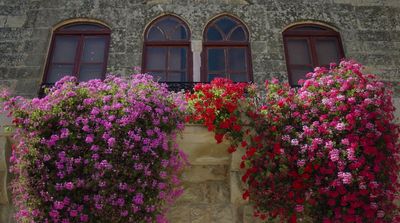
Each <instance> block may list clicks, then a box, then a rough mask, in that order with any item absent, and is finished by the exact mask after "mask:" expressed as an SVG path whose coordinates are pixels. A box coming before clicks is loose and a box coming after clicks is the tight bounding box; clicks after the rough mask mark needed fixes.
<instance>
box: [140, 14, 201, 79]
mask: <svg viewBox="0 0 400 223" xmlns="http://www.w3.org/2000/svg"><path fill="white" fill-rule="evenodd" d="M167 18H172V19H174V20H175V21H178V22H179V23H180V25H182V26H183V27H184V28H185V29H186V34H187V38H186V40H159V41H153V40H149V39H148V38H147V36H148V33H149V30H150V29H151V28H153V27H155V25H156V24H157V23H158V22H160V21H162V20H164V19H167ZM190 40H191V32H190V29H189V26H188V25H187V24H186V22H185V21H183V20H182V19H180V18H179V17H177V16H174V15H164V16H161V17H159V18H157V19H155V20H154V21H152V22H151V23H150V24H149V25H148V26H147V27H146V29H145V31H144V41H143V53H142V72H143V73H151V72H165V75H166V79H167V78H168V73H169V72H182V70H171V69H169V63H168V61H169V57H170V54H169V49H171V48H185V49H186V50H187V53H186V63H187V64H186V66H187V68H186V75H187V76H186V81H178V82H192V81H193V58H192V57H193V56H192V55H193V52H192V49H191V42H190ZM150 47H159V48H166V49H167V56H166V58H165V60H166V61H165V69H163V70H162V69H147V54H148V52H147V50H148V48H150ZM163 82H166V83H168V82H171V83H174V82H177V81H168V80H165V81H163Z"/></svg>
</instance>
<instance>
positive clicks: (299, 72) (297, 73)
mask: <svg viewBox="0 0 400 223" xmlns="http://www.w3.org/2000/svg"><path fill="white" fill-rule="evenodd" d="M291 71H292V76H291V77H292V78H291V82H290V85H292V86H293V85H298V81H299V80H300V79H306V74H307V73H308V72H311V71H313V68H312V67H308V66H303V67H296V68H292V69H291Z"/></svg>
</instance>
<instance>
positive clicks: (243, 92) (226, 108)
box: [186, 78, 255, 152]
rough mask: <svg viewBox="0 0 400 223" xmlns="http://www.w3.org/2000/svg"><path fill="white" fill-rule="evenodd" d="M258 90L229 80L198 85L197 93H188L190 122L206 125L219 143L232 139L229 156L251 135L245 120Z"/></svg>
mask: <svg viewBox="0 0 400 223" xmlns="http://www.w3.org/2000/svg"><path fill="white" fill-rule="evenodd" d="M254 87H255V86H254V85H250V84H248V83H234V82H233V81H231V80H229V79H224V78H216V79H213V80H212V81H211V83H209V84H196V85H195V87H194V91H193V93H188V94H187V96H186V98H187V101H188V110H189V111H188V113H189V115H188V116H187V118H186V121H187V122H192V123H200V124H203V125H205V126H206V127H207V128H208V130H209V131H214V132H215V140H216V141H217V143H221V142H222V140H223V138H224V136H226V137H228V138H229V139H230V143H231V144H232V145H231V147H230V148H229V149H228V150H229V152H234V151H235V150H236V147H237V146H238V144H239V143H240V142H241V140H242V139H243V137H244V135H246V134H247V133H248V131H247V130H248V129H247V128H246V127H247V126H248V124H249V121H250V120H248V119H245V118H243V117H242V114H247V112H250V111H251V109H252V106H251V105H252V104H253V101H252V100H249V99H251V98H252V97H248V96H249V95H253V94H254V93H255V91H254V90H255V88H254Z"/></svg>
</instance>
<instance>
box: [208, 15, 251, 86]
mask: <svg viewBox="0 0 400 223" xmlns="http://www.w3.org/2000/svg"><path fill="white" fill-rule="evenodd" d="M224 17H226V18H229V19H231V20H233V21H235V22H236V23H237V26H236V27H234V28H233V29H232V30H231V31H230V33H229V34H228V36H230V35H231V34H232V33H233V32H234V31H235V30H236V29H237V28H238V27H241V28H242V29H243V31H244V34H245V41H232V40H225V39H226V36H222V38H223V40H222V41H216V40H215V41H211V40H208V39H207V33H208V30H209V28H210V27H212V26H214V24H215V23H216V22H217V21H218V20H220V19H223V18H224ZM218 48H222V49H224V62H225V69H224V72H225V71H226V72H227V73H243V72H240V71H233V70H228V69H229V64H228V55H227V51H228V50H229V49H230V48H244V49H245V50H246V53H245V56H246V60H245V61H246V73H247V80H248V82H252V81H253V64H252V58H251V47H250V41H249V31H248V29H247V27H246V26H245V25H244V24H243V22H242V21H240V20H239V19H237V18H235V17H233V16H230V15H221V16H218V17H216V18H214V19H212V20H211V21H210V22H209V23H208V24H207V26H206V27H205V29H204V32H203V50H202V53H201V54H202V55H201V81H202V82H208V81H209V80H208V74H209V73H210V72H209V70H208V53H207V52H208V51H207V50H208V49H218ZM227 68H228V69H227Z"/></svg>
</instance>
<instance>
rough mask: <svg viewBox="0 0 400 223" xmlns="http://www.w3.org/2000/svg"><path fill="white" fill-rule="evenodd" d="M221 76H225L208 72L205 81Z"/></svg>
mask: <svg viewBox="0 0 400 223" xmlns="http://www.w3.org/2000/svg"><path fill="white" fill-rule="evenodd" d="M217 77H223V78H225V77H226V75H225V74H208V77H207V81H212V80H213V79H214V78H217Z"/></svg>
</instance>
